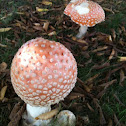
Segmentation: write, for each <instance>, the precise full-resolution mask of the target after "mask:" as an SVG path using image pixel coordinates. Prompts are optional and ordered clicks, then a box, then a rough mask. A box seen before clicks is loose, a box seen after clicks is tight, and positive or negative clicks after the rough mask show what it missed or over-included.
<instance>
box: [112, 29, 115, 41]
mask: <svg viewBox="0 0 126 126" xmlns="http://www.w3.org/2000/svg"><path fill="white" fill-rule="evenodd" d="M111 31H112V38H113V40H115V39H116V32H115V29H112V30H111Z"/></svg>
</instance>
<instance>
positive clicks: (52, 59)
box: [11, 37, 77, 123]
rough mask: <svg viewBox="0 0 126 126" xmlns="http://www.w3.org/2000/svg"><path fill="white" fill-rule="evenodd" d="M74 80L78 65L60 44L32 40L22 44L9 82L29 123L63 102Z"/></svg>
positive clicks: (15, 58)
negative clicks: (20, 101)
mask: <svg viewBox="0 0 126 126" xmlns="http://www.w3.org/2000/svg"><path fill="white" fill-rule="evenodd" d="M76 79H77V63H76V61H75V59H74V57H73V55H72V53H71V52H70V51H69V50H68V49H67V48H66V47H65V46H63V45H62V44H60V43H59V42H55V41H49V40H47V39H43V38H41V37H40V38H36V39H32V40H30V41H28V42H26V43H25V44H24V45H22V47H21V48H20V49H19V50H18V52H17V53H16V55H15V56H14V59H13V61H12V66H11V82H12V85H13V88H14V90H15V92H16V93H17V95H18V96H19V97H20V98H21V99H22V100H23V101H24V102H25V103H26V104H27V105H26V110H27V114H28V121H29V122H30V123H32V122H33V121H34V120H33V119H35V118H36V117H37V116H39V115H40V114H42V113H46V112H49V111H50V110H51V107H50V106H51V105H52V104H55V103H59V101H60V100H63V99H64V98H65V97H66V96H67V95H68V94H69V93H70V92H71V90H72V89H73V88H74V86H75V83H76ZM31 117H32V118H31Z"/></svg>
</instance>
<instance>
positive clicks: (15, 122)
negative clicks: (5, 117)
mask: <svg viewBox="0 0 126 126" xmlns="http://www.w3.org/2000/svg"><path fill="white" fill-rule="evenodd" d="M25 107H26V105H25V103H24V105H23V106H22V107H21V108H20V109H19V111H18V112H17V113H15V116H14V117H13V118H12V120H11V121H10V122H9V124H8V126H17V125H18V124H19V121H20V119H21V117H22V114H23V113H24V110H25Z"/></svg>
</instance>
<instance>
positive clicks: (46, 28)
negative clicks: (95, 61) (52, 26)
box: [43, 22, 49, 32]
mask: <svg viewBox="0 0 126 126" xmlns="http://www.w3.org/2000/svg"><path fill="white" fill-rule="evenodd" d="M48 27H49V22H45V23H44V25H43V29H44V30H45V31H46V32H47V30H48Z"/></svg>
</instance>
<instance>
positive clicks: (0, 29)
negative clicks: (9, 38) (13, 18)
mask: <svg viewBox="0 0 126 126" xmlns="http://www.w3.org/2000/svg"><path fill="white" fill-rule="evenodd" d="M9 30H11V28H0V32H7V31H9Z"/></svg>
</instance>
